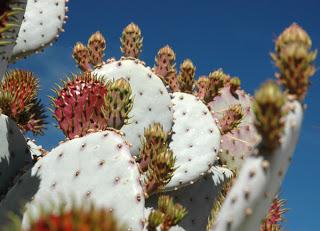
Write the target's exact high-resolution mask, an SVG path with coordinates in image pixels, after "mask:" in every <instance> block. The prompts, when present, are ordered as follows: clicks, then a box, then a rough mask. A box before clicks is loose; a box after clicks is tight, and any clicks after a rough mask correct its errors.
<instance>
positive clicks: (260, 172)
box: [212, 102, 303, 231]
mask: <svg viewBox="0 0 320 231" xmlns="http://www.w3.org/2000/svg"><path fill="white" fill-rule="evenodd" d="M289 107H290V108H292V111H291V112H290V113H289V114H288V115H287V117H286V123H285V129H284V134H283V137H282V144H281V145H280V147H278V148H277V149H276V150H275V151H274V152H273V153H262V154H263V155H262V156H250V157H248V158H247V159H246V160H245V162H244V164H243V167H242V169H241V171H240V173H239V176H238V178H237V180H236V183H235V184H234V186H233V187H232V189H231V191H230V192H229V194H228V195H227V198H226V200H225V202H224V204H223V206H222V208H221V211H220V213H219V215H218V217H217V223H216V225H215V226H214V227H213V229H212V230H216V231H248V230H259V226H260V224H261V221H262V219H264V218H265V216H266V213H267V211H268V209H269V207H270V206H271V203H272V200H273V198H274V197H275V195H276V194H277V193H278V191H279V189H280V185H281V182H282V180H283V178H284V176H285V173H286V171H287V169H288V166H289V164H290V160H291V158H292V154H293V152H294V150H295V146H296V144H297V141H298V137H299V131H300V126H301V123H302V118H303V110H302V107H301V104H300V103H299V102H290V103H289Z"/></svg>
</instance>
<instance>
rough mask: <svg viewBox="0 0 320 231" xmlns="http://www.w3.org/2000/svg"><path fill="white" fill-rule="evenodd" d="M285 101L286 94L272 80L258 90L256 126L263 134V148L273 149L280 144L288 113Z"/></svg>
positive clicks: (255, 108)
mask: <svg viewBox="0 0 320 231" xmlns="http://www.w3.org/2000/svg"><path fill="white" fill-rule="evenodd" d="M285 103H286V95H285V94H284V93H282V92H281V90H280V87H279V86H278V85H277V84H276V83H274V82H272V81H269V82H267V83H265V84H263V85H262V86H261V88H260V89H259V91H257V92H256V95H255V102H254V107H253V109H254V112H255V115H256V121H255V127H256V129H257V131H258V132H259V134H260V135H261V136H262V142H261V148H263V149H266V150H270V151H272V150H274V149H275V148H277V147H278V146H279V145H280V138H281V136H282V133H283V129H284V122H285V121H284V117H285V115H286V110H284V105H285Z"/></svg>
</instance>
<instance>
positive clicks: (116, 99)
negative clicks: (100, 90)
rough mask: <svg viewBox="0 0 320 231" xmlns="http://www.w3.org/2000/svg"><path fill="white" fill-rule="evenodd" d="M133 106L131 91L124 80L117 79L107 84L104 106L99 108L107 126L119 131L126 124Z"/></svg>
mask: <svg viewBox="0 0 320 231" xmlns="http://www.w3.org/2000/svg"><path fill="white" fill-rule="evenodd" d="M132 106H133V97H132V91H131V87H130V84H129V82H128V81H127V80H126V79H117V80H116V81H114V82H111V81H109V82H108V83H107V93H106V95H105V97H104V105H103V106H102V107H101V110H102V113H103V115H104V118H105V119H106V120H107V122H108V126H109V127H112V128H115V129H121V128H122V126H123V125H124V124H125V123H127V122H128V120H129V113H130V111H131V109H132Z"/></svg>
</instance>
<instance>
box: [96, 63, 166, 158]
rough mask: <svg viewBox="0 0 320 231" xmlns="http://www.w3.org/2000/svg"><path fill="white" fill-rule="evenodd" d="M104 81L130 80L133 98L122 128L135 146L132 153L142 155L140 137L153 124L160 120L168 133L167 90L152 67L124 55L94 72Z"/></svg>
mask: <svg viewBox="0 0 320 231" xmlns="http://www.w3.org/2000/svg"><path fill="white" fill-rule="evenodd" d="M93 74H94V75H97V76H99V77H103V78H104V79H105V80H113V79H115V80H117V79H120V78H125V79H127V80H128V82H129V83H130V86H131V89H132V94H133V97H134V102H133V107H132V110H131V112H130V113H129V118H130V119H129V121H128V124H126V125H124V126H123V127H122V128H121V131H123V132H124V133H125V136H126V139H127V140H128V141H129V142H130V143H131V144H132V145H133V146H132V148H131V152H132V154H134V155H138V154H139V146H140V139H141V137H142V136H143V133H144V129H145V128H147V127H148V126H149V125H150V124H153V123H156V122H158V123H160V124H162V126H163V128H164V130H165V131H166V132H168V131H169V130H170V128H171V125H172V112H171V100H170V96H169V93H168V91H167V90H166V88H165V86H164V85H163V83H162V82H161V80H160V79H159V77H158V76H156V75H155V74H154V73H152V71H151V70H150V69H148V68H147V67H145V66H144V64H143V63H141V61H139V60H130V59H127V58H124V59H122V60H119V61H110V62H109V63H106V64H104V65H103V66H101V67H99V68H97V69H95V70H94V71H93Z"/></svg>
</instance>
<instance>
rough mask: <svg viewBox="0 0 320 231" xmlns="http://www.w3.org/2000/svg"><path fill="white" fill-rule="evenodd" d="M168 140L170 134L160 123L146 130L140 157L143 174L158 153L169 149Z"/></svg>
mask: <svg viewBox="0 0 320 231" xmlns="http://www.w3.org/2000/svg"><path fill="white" fill-rule="evenodd" d="M167 139H168V134H167V132H165V131H164V130H163V127H162V125H161V124H160V123H154V124H152V125H150V126H149V127H148V128H145V129H144V137H143V138H142V139H141V148H140V155H139V166H140V169H141V171H142V172H145V171H147V169H148V165H149V164H150V161H151V160H152V159H153V158H154V156H155V155H157V153H159V152H161V151H162V150H165V149H167V148H168V143H167Z"/></svg>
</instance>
